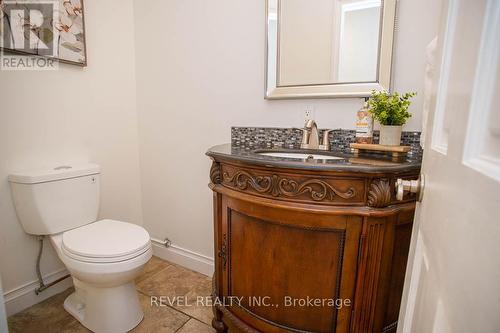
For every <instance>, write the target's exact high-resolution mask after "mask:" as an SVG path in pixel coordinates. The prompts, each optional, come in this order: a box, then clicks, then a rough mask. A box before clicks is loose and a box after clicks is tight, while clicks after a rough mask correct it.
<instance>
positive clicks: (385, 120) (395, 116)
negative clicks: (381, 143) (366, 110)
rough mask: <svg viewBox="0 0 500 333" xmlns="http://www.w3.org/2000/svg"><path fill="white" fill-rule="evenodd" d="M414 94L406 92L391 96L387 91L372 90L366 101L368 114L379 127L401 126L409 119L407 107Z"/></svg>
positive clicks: (395, 93) (409, 114)
mask: <svg viewBox="0 0 500 333" xmlns="http://www.w3.org/2000/svg"><path fill="white" fill-rule="evenodd" d="M416 94H417V93H416V92H408V93H406V94H403V95H400V94H399V93H397V92H394V93H392V94H391V93H389V92H387V91H376V90H372V95H371V97H370V99H369V100H368V106H369V107H370V114H371V115H372V116H373V118H374V119H375V120H377V121H378V122H379V123H380V124H381V125H385V126H402V125H404V124H405V123H406V120H408V118H410V117H411V113H409V112H408V107H409V106H410V104H411V101H410V99H411V98H412V97H414V96H415V95H416Z"/></svg>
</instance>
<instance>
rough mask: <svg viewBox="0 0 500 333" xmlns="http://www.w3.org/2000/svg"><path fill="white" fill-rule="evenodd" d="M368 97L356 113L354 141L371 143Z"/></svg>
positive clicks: (370, 118)
mask: <svg viewBox="0 0 500 333" xmlns="http://www.w3.org/2000/svg"><path fill="white" fill-rule="evenodd" d="M369 110H370V107H369V106H368V98H365V102H364V104H363V107H362V108H361V109H359V111H358V112H357V113H356V143H368V144H371V143H373V117H372V116H371V114H370V112H369Z"/></svg>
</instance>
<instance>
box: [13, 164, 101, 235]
mask: <svg viewBox="0 0 500 333" xmlns="http://www.w3.org/2000/svg"><path fill="white" fill-rule="evenodd" d="M9 182H10V186H11V190H12V197H13V200H14V205H15V207H16V212H17V216H18V218H19V221H20V222H21V224H22V226H23V229H24V231H26V232H27V233H28V234H32V235H53V234H57V233H60V232H63V231H66V230H70V229H74V228H77V227H79V226H82V225H85V224H89V223H92V222H95V221H96V220H97V214H98V212H99V193H100V168H99V166H98V165H95V164H85V165H77V166H59V167H54V168H52V169H46V170H37V171H30V172H19V173H14V174H11V175H9Z"/></svg>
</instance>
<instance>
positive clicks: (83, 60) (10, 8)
mask: <svg viewBox="0 0 500 333" xmlns="http://www.w3.org/2000/svg"><path fill="white" fill-rule="evenodd" d="M0 19H1V21H0V22H1V24H0V35H1V38H0V48H1V49H2V51H4V52H10V53H15V54H22V55H36V56H42V57H48V58H52V59H54V60H57V61H59V62H63V63H68V64H73V65H78V66H86V65H87V52H86V43H85V14H84V6H83V0H0Z"/></svg>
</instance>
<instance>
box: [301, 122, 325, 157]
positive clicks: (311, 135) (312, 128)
mask: <svg viewBox="0 0 500 333" xmlns="http://www.w3.org/2000/svg"><path fill="white" fill-rule="evenodd" d="M299 129H300V130H301V131H302V142H301V144H300V148H301V149H319V150H330V140H329V137H328V135H329V134H330V132H331V130H326V131H324V132H323V140H322V142H321V144H319V131H318V125H317V124H316V122H315V121H314V120H313V119H309V120H307V121H306V124H305V125H304V128H299Z"/></svg>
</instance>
